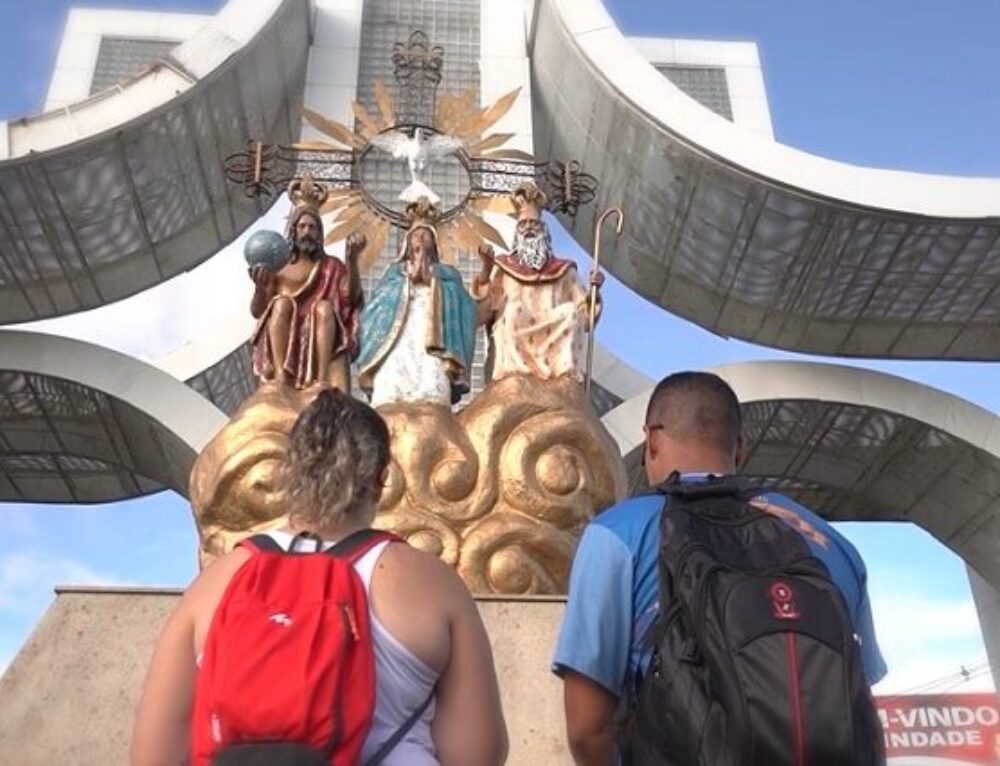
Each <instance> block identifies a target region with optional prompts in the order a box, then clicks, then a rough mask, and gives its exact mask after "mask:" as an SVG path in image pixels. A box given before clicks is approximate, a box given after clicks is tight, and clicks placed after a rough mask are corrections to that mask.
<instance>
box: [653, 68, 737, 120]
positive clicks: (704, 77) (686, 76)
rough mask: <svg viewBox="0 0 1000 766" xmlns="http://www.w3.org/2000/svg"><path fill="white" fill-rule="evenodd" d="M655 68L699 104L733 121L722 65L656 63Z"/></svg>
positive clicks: (727, 85) (727, 84) (727, 83)
mask: <svg viewBox="0 0 1000 766" xmlns="http://www.w3.org/2000/svg"><path fill="white" fill-rule="evenodd" d="M656 68H657V70H659V71H660V72H662V73H663V74H664V75H665V76H666V78H667V79H668V80H670V82H672V83H673V84H674V85H676V86H677V87H678V88H680V89H681V90H682V91H684V92H685V93H687V94H688V95H689V96H690V97H691V98H693V99H694V100H695V101H697V102H698V103H699V104H701V105H702V106H705V107H708V108H709V109H711V110H712V111H713V112H715V113H716V114H717V115H719V116H720V117H725V118H726V119H727V120H729V121H730V122H732V121H733V105H732V102H730V100H729V82H728V81H727V80H726V70H725V68H724V67H716V66H688V65H685V64H657V65H656Z"/></svg>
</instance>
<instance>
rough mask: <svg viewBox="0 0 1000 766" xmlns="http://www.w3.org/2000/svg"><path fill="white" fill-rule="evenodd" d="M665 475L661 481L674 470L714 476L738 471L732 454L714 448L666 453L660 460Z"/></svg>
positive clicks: (661, 470)
mask: <svg viewBox="0 0 1000 766" xmlns="http://www.w3.org/2000/svg"><path fill="white" fill-rule="evenodd" d="M658 462H659V466H660V470H659V473H662V474H663V476H662V478H661V479H660V481H666V480H667V477H668V476H670V474H672V473H673V472H674V471H676V472H677V473H679V474H681V475H682V476H683V475H684V474H692V473H696V474H697V473H700V474H712V475H713V476H726V475H729V474H733V473H736V465H735V464H734V461H733V459H732V457H731V456H730V455H727V454H721V453H719V452H716V451H714V450H702V451H698V450H691V449H686V450H683V451H679V452H678V453H677V454H674V455H671V454H669V453H668V454H666V455H664V457H663V460H662V461H658Z"/></svg>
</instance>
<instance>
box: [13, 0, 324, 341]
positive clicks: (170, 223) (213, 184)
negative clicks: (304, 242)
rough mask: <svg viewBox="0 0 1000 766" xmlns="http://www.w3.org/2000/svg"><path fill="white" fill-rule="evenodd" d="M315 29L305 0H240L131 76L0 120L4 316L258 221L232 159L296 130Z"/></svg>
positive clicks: (212, 247)
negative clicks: (228, 165)
mask: <svg viewBox="0 0 1000 766" xmlns="http://www.w3.org/2000/svg"><path fill="white" fill-rule="evenodd" d="M308 38H309V2H308V0H229V2H228V3H227V4H226V6H225V7H224V8H223V9H222V10H221V11H220V12H219V13H218V14H217V15H216V16H215V17H214V19H213V20H212V21H211V22H210V23H209V24H207V25H206V26H205V27H204V28H202V29H201V31H199V32H198V33H197V34H195V35H194V37H192V38H191V39H190V40H188V41H186V42H184V43H182V44H181V45H179V46H178V47H177V48H175V49H174V50H173V51H172V53H171V54H170V56H169V57H168V58H167V60H165V61H163V62H162V63H161V64H160V65H158V66H156V67H154V68H153V69H151V70H149V71H147V72H145V73H144V74H142V75H139V76H138V77H136V78H134V79H132V80H130V81H128V82H127V83H125V84H123V85H122V86H121V87H119V88H116V89H112V90H109V91H106V92H104V93H102V94H99V95H96V96H94V97H92V98H90V99H87V100H86V101H84V102H82V103H80V104H78V105H75V106H71V107H66V108H65V109H61V110H58V111H54V112H49V113H47V114H43V115H40V116H38V117H33V118H27V119H25V120H21V121H18V122H16V123H11V124H8V125H3V124H0V128H2V129H4V130H3V133H4V135H3V136H0V138H2V137H5V138H6V143H4V142H3V141H0V159H2V160H3V161H2V162H0V324H4V323H14V322H25V321H29V320H33V319H41V318H45V317H52V316H58V315H61V314H68V313H72V312H75V311H80V310H82V309H86V308H93V307H95V306H99V305H102V304H104V303H108V302H110V301H115V300H118V299H120V298H123V297H126V296H128V295H132V294H134V293H136V292H138V291H140V290H142V289H145V288H147V287H150V286H152V285H154V284H157V283H159V282H161V281H162V280H164V279H167V278H169V277H170V276H173V275H175V274H178V273H180V272H182V271H185V270H187V269H190V268H191V267H193V266H195V265H197V264H198V263H200V262H201V261H203V260H204V259H205V258H207V257H209V256H210V255H212V254H213V253H214V252H216V251H217V250H219V248H221V247H222V246H223V245H225V244H227V243H228V242H230V241H231V240H232V239H233V238H235V237H236V235H238V234H239V233H240V232H241V231H242V230H243V229H244V228H245V227H246V226H247V225H248V224H249V223H251V222H252V221H253V220H254V219H256V218H257V217H258V216H259V215H260V214H261V212H262V208H261V207H260V204H259V203H258V202H252V201H250V200H248V199H246V198H245V197H244V196H243V193H242V191H241V190H239V189H237V188H235V187H233V186H232V185H231V184H228V183H227V182H226V180H225V178H224V175H223V160H224V158H225V157H226V156H227V155H229V154H231V153H233V152H237V151H240V150H242V149H243V148H244V142H245V140H246V137H247V136H248V135H251V134H254V135H265V136H268V138H269V140H273V141H278V142H287V141H289V140H291V139H293V137H295V136H297V135H298V131H299V120H298V117H297V110H298V107H299V105H300V104H301V99H302V92H303V88H304V82H305V71H306V59H307V53H308V47H309V44H308V43H309V40H308Z"/></svg>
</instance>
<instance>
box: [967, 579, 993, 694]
mask: <svg viewBox="0 0 1000 766" xmlns="http://www.w3.org/2000/svg"><path fill="white" fill-rule="evenodd" d="M967 569H968V572H969V584H970V585H971V586H972V598H973V600H974V601H975V602H976V611H977V612H979V625H980V627H981V628H982V631H983V643H984V644H986V657H987V659H988V660H989V662H990V668H991V669H992V671H993V686H994V687H995V688H996V690H997V693H998V694H1000V592H998V591H997V589H996V588H994V587H993V586H992V585H990V584H989V583H988V582H986V580H984V579H983V578H982V577H980V576H979V575H978V574H977V573H976V571H975V570H973V569H972V568H971V567H967Z"/></svg>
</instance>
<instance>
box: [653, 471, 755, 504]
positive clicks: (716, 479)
mask: <svg viewBox="0 0 1000 766" xmlns="http://www.w3.org/2000/svg"><path fill="white" fill-rule="evenodd" d="M656 492H658V493H660V494H663V495H666V496H667V497H670V498H673V499H675V500H677V501H679V502H697V501H699V500H709V499H713V498H717V497H732V498H734V499H736V500H742V501H744V502H746V501H748V500H750V499H752V498H754V497H756V496H757V495H759V494H760V490H759V489H757V488H755V487H752V486H751V485H750V483H749V482H748V481H747V480H746V479H744V478H743V477H742V476H712V475H709V476H707V477H706V478H705V479H701V480H698V481H683V480H682V479H681V477H680V474H678V473H677V472H676V471H674V472H673V473H672V474H670V476H669V477H668V478H667V480H666V481H664V482H663V483H662V484H660V485H658V486H657V487H656Z"/></svg>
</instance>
